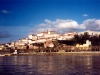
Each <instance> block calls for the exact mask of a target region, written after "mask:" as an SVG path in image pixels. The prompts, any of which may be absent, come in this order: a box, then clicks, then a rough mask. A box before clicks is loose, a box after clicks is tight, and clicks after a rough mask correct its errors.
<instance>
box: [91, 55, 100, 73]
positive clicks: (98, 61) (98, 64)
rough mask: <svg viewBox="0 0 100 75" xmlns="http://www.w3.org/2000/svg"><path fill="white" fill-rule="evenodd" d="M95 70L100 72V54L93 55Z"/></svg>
mask: <svg viewBox="0 0 100 75" xmlns="http://www.w3.org/2000/svg"><path fill="white" fill-rule="evenodd" d="M92 64H93V71H94V72H95V73H97V74H100V56H93V62H92Z"/></svg>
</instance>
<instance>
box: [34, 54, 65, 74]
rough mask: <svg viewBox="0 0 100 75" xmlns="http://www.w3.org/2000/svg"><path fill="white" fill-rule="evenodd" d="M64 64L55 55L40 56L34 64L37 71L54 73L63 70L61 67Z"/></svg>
mask: <svg viewBox="0 0 100 75" xmlns="http://www.w3.org/2000/svg"><path fill="white" fill-rule="evenodd" d="M64 65H65V64H63V61H62V59H60V58H59V57H56V56H45V57H43V58H42V57H41V59H39V62H37V64H36V66H37V68H38V69H37V70H38V72H39V73H41V74H55V75H57V74H58V73H61V72H62V71H63V69H62V67H63V66H64ZM64 67H65V66H64Z"/></svg>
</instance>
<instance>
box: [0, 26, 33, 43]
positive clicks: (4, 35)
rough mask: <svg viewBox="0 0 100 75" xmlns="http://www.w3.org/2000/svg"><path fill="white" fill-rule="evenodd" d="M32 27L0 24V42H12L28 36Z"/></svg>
mask: <svg viewBox="0 0 100 75" xmlns="http://www.w3.org/2000/svg"><path fill="white" fill-rule="evenodd" d="M32 29H33V27H32V26H0V43H7V42H13V41H17V40H18V39H21V38H24V37H28V34H29V33H30V32H31V31H32Z"/></svg>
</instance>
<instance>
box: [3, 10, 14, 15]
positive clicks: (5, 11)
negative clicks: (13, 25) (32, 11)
mask: <svg viewBox="0 0 100 75" xmlns="http://www.w3.org/2000/svg"><path fill="white" fill-rule="evenodd" d="M1 12H2V13H4V14H8V13H12V12H11V11H7V10H2V11H1Z"/></svg>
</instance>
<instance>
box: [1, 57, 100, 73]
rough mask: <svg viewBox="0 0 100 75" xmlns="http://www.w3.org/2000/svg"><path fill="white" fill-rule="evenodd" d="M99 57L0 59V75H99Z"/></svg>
mask: <svg viewBox="0 0 100 75" xmlns="http://www.w3.org/2000/svg"><path fill="white" fill-rule="evenodd" d="M99 58H100V56H92V55H87V56H85V55H65V56H64V55H58V56H57V55H56V56H46V55H43V56H42V55H41V56H39V55H36V56H9V57H6V56H5V57H0V75H99V74H100V73H99V70H100V61H99Z"/></svg>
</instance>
